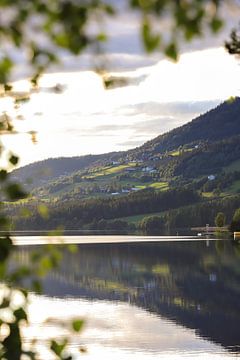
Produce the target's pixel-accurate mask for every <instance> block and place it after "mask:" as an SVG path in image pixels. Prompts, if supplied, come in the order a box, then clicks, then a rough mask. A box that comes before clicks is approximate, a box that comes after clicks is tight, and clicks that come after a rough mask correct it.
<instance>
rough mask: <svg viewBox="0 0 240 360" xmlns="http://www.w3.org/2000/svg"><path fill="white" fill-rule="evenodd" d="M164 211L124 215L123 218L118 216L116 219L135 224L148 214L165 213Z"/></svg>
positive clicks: (158, 214) (159, 214)
mask: <svg viewBox="0 0 240 360" xmlns="http://www.w3.org/2000/svg"><path fill="white" fill-rule="evenodd" d="M165 212H166V211H162V212H158V213H150V214H141V215H134V216H126V217H123V218H120V219H118V220H123V221H127V222H129V223H133V224H137V223H139V222H140V221H141V220H142V219H143V218H145V217H148V216H162V215H163V214H165Z"/></svg>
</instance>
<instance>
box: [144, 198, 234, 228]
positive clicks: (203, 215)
mask: <svg viewBox="0 0 240 360" xmlns="http://www.w3.org/2000/svg"><path fill="white" fill-rule="evenodd" d="M239 207H240V196H239V195H236V196H230V197H226V198H224V199H217V200H209V201H204V202H200V203H196V204H193V205H188V206H184V207H180V208H178V209H172V210H169V211H168V212H166V213H164V214H162V215H161V216H149V217H145V218H143V220H142V221H141V222H140V224H139V227H140V229H141V230H142V231H144V232H146V233H154V232H161V231H163V232H164V231H169V230H171V229H177V228H178V229H180V228H191V227H199V226H205V225H206V224H209V225H210V226H215V218H216V215H217V213H219V212H223V213H224V215H225V217H226V224H227V225H230V224H231V222H232V218H233V215H234V212H235V210H236V209H237V208H239Z"/></svg>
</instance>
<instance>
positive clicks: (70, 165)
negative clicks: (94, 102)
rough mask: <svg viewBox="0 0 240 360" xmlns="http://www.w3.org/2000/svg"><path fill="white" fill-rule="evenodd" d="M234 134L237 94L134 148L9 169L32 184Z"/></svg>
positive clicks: (238, 125)
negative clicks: (233, 97)
mask: <svg viewBox="0 0 240 360" xmlns="http://www.w3.org/2000/svg"><path fill="white" fill-rule="evenodd" d="M236 135H240V98H235V99H234V100H233V101H226V102H224V103H222V104H221V105H219V106H217V107H216V108H215V109H212V110H210V111H208V112H207V113H205V114H203V115H201V116H199V117H197V118H196V119H194V120H192V121H191V122H189V123H188V124H186V125H183V126H181V127H178V128H176V129H174V130H172V131H170V132H168V133H166V134H164V135H160V136H158V137H156V138H154V139H153V140H151V141H148V142H146V143H145V144H144V145H142V146H140V147H138V148H136V149H132V150H129V151H122V152H112V153H108V154H101V155H86V156H76V157H69V158H63V157H62V158H58V159H48V160H44V161H39V162H36V163H33V164H30V165H27V166H25V167H23V168H20V169H18V170H16V171H14V172H13V176H14V177H16V178H17V180H18V181H20V182H26V179H28V178H31V179H34V184H35V185H37V183H38V182H40V180H41V179H44V181H47V180H51V179H54V178H57V177H59V176H62V175H66V174H70V173H72V172H76V171H79V170H83V169H85V168H89V167H95V166H99V165H103V164H106V163H109V162H111V161H114V160H115V161H118V160H121V161H124V160H126V159H133V160H138V159H142V158H143V157H144V154H145V155H146V154H147V158H149V154H150V155H151V156H154V155H155V154H163V153H167V152H170V151H172V150H176V149H179V147H184V146H188V145H189V146H194V145H197V146H198V145H201V144H202V143H205V144H206V143H207V142H210V143H213V142H217V141H221V140H225V139H229V138H231V137H232V136H236Z"/></svg>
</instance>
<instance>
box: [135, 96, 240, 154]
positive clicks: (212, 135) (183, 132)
mask: <svg viewBox="0 0 240 360" xmlns="http://www.w3.org/2000/svg"><path fill="white" fill-rule="evenodd" d="M239 134H240V98H239V97H237V98H235V99H234V100H231V101H226V102H224V103H222V104H220V105H219V106H217V107H216V108H215V109H212V110H210V111H208V112H207V113H205V114H203V115H200V116H199V117H197V118H196V119H194V120H192V121H191V122H189V123H187V124H186V125H183V126H181V127H178V128H176V129H174V130H172V131H169V132H168V133H166V134H163V135H160V136H158V137H156V138H155V139H153V140H150V141H148V142H146V143H145V144H144V145H143V146H141V147H139V148H138V151H140V152H149V151H151V152H152V153H162V152H166V151H171V150H174V149H177V148H178V147H179V146H183V145H186V144H199V143H200V142H206V141H209V142H215V141H219V140H223V139H226V138H229V137H232V136H234V135H239ZM133 151H134V150H133Z"/></svg>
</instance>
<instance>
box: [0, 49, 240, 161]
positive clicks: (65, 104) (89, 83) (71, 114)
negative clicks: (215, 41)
mask: <svg viewBox="0 0 240 360" xmlns="http://www.w3.org/2000/svg"><path fill="white" fill-rule="evenodd" d="M121 76H125V77H126V76H127V77H129V78H130V79H138V78H141V77H142V76H143V78H142V79H140V81H139V83H137V82H135V85H129V86H125V87H120V88H116V89H112V90H105V88H104V86H103V81H102V79H101V77H99V76H98V75H97V74H95V73H94V72H90V71H84V72H72V73H55V74H46V75H44V76H43V77H42V79H41V82H40V87H41V89H42V91H41V92H40V93H37V94H33V95H32V97H31V100H30V102H29V103H26V104H24V105H22V107H21V109H20V110H19V113H18V115H22V116H23V117H24V119H25V120H16V121H15V124H16V128H17V130H18V131H19V132H22V133H26V132H28V131H29V130H34V131H37V133H38V135H37V138H38V143H37V144H36V145H33V144H32V143H31V141H30V137H29V138H27V139H26V136H27V135H26V134H23V135H17V136H15V135H14V136H6V137H5V138H4V140H3V142H4V144H5V145H6V146H7V147H9V148H11V149H12V150H13V151H15V152H16V153H17V154H19V155H20V157H21V164H26V163H29V162H33V161H36V160H40V159H44V158H48V157H58V156H74V155H81V154H87V153H92V154H93V153H103V152H109V151H118V150H125V149H128V148H131V147H134V146H137V145H140V144H142V143H143V142H144V141H146V140H148V139H150V138H153V137H154V136H157V135H159V134H160V133H163V132H165V131H167V130H169V129H171V128H173V127H175V126H179V125H181V124H183V123H186V122H187V121H189V120H191V119H192V118H193V117H194V116H197V115H198V114H199V113H200V112H201V109H200V110H199V106H198V107H197V108H195V105H196V104H197V103H199V102H202V103H204V102H206V106H205V107H203V109H204V111H206V110H208V108H210V107H211V106H212V103H211V104H210V103H209V105H208V104H207V102H209V101H213V102H214V104H217V103H219V102H221V101H223V100H226V99H227V98H228V97H230V96H236V95H238V94H239V83H240V73H239V65H238V62H237V61H236V60H235V59H234V58H233V57H231V56H229V55H228V54H227V53H226V52H225V51H224V49H222V48H216V49H209V50H204V51H196V52H192V53H188V54H185V55H182V56H181V58H180V60H179V62H178V63H177V64H175V63H172V62H170V61H167V60H162V61H160V62H159V63H158V64H156V65H154V66H151V67H146V68H141V69H137V70H134V71H132V72H128V73H121ZM56 84H60V85H62V86H63V87H64V88H65V91H64V92H63V93H61V94H55V93H52V92H50V91H49V89H50V88H51V87H53V86H55V85H56ZM14 86H15V88H17V89H18V90H26V89H27V87H28V86H29V85H28V82H27V81H19V82H17V83H16V84H15V85H14ZM152 103H153V105H154V109H155V110H154V111H153V106H151V104H152ZM176 104H183V105H184V104H185V105H187V111H185V113H181V112H179V113H178V112H177V111H176ZM185 105H184V106H185ZM1 108H2V109H4V110H6V111H9V113H10V114H11V115H12V116H15V115H16V114H15V113H14V110H13V104H12V103H11V100H9V99H5V100H4V102H3V100H2V101H1ZM143 108H144V110H143ZM163 108H164V110H163ZM205 109H206V110H205ZM153 125H154V126H153Z"/></svg>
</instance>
